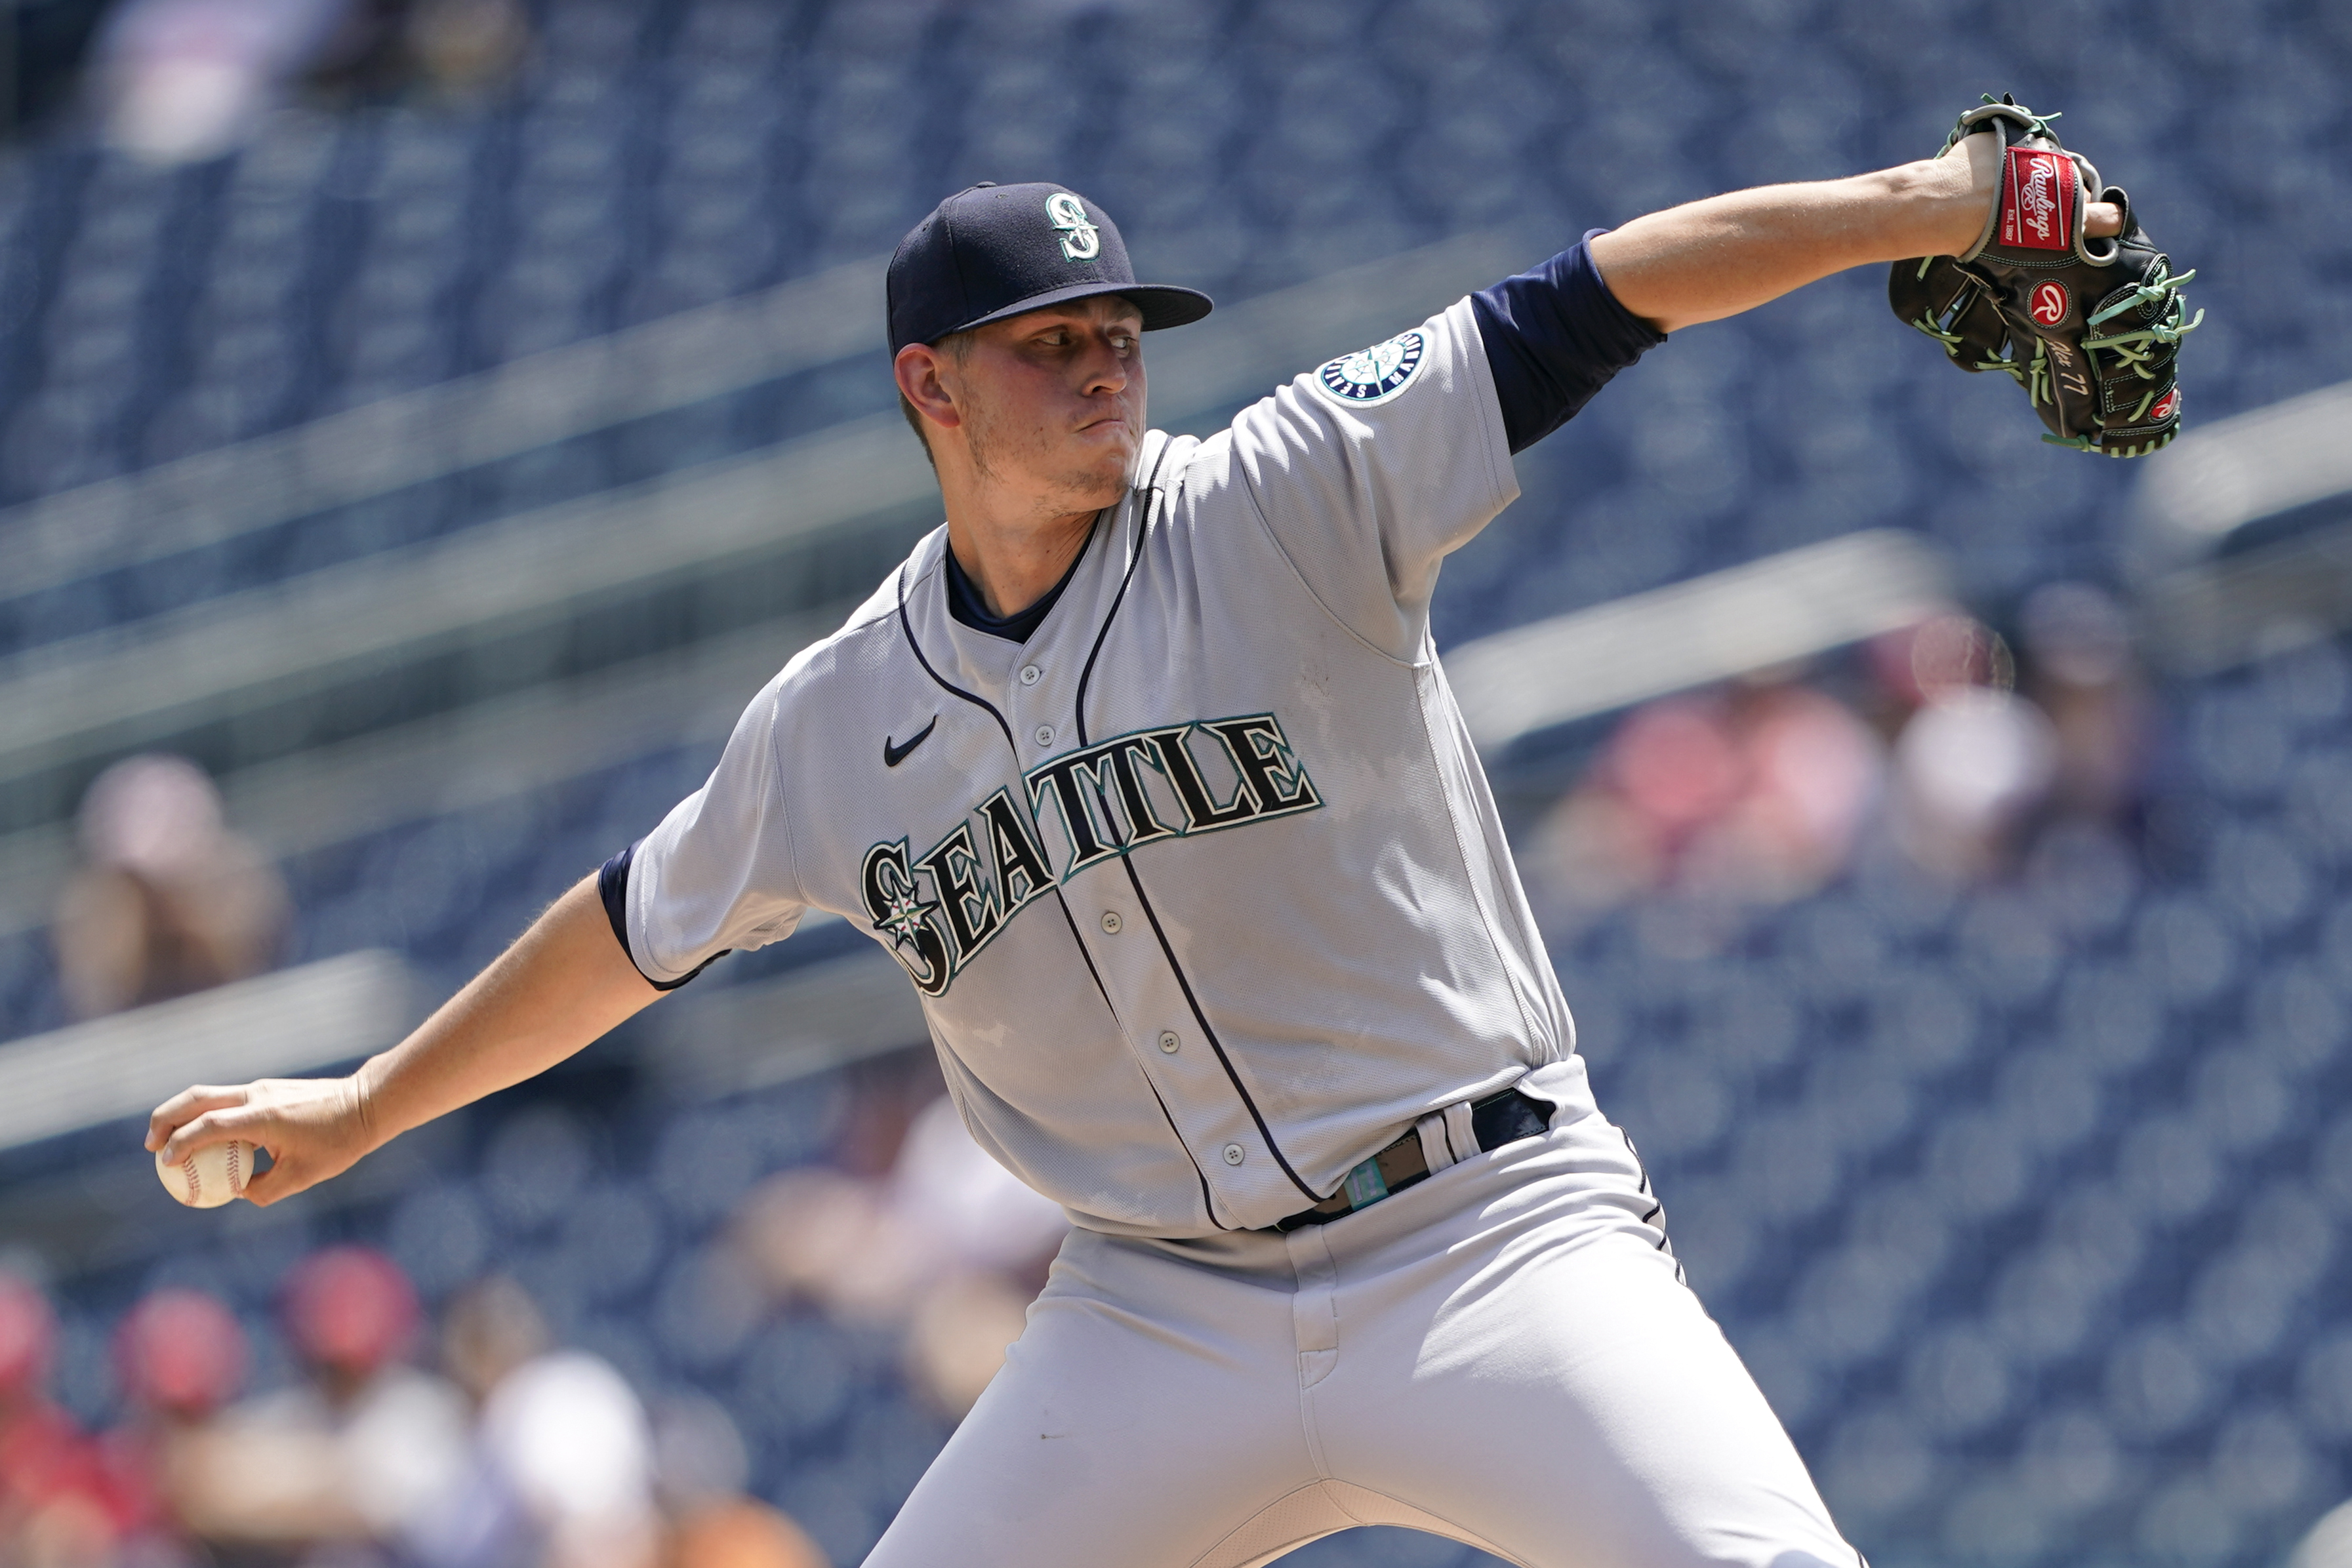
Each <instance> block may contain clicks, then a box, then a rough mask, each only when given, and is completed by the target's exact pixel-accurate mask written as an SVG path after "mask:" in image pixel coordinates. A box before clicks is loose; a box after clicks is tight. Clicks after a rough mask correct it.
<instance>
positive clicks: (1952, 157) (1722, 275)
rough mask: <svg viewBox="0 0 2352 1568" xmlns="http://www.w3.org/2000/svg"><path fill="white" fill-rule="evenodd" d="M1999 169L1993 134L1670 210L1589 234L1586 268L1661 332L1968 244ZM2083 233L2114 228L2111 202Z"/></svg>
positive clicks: (2088, 219) (2117, 223)
mask: <svg viewBox="0 0 2352 1568" xmlns="http://www.w3.org/2000/svg"><path fill="white" fill-rule="evenodd" d="M1999 173H2000V145H1999V139H1998V138H1997V137H1994V136H1990V135H1977V136H1969V137H1967V138H1965V139H1963V140H1962V141H1960V142H1959V143H1958V145H1957V146H1955V147H1953V148H1952V149H1951V150H1950V151H1949V152H1946V153H1945V154H1944V155H1943V156H1941V157H1937V158H1929V159H1923V160H1921V161H1920V162H1916V163H1905V164H1902V165H1900V166H1898V167H1896V168H1893V169H1883V170H1880V171H1879V172H1876V173H1871V174H1856V175H1853V177H1852V178H1850V179H1844V180H1822V181H1816V182H1814V183H1809V184H1801V185H1765V186H1761V187H1759V188H1758V189H1756V190H1752V191H1734V192H1732V193H1729V194H1727V195H1721V196H1709V197H1708V198H1706V200H1705V201H1701V202H1691V203H1687V204H1685V205H1682V206H1679V207H1669V208H1668V209H1667V210H1666V211H1664V212H1663V213H1652V214H1649V215H1648V216H1647V217H1640V218H1635V219H1634V220H1633V222H1631V223H1629V224H1627V225H1625V226H1624V227H1622V228H1620V229H1617V230H1614V231H1612V233H1609V234H1605V235H1597V236H1595V238H1594V239H1593V241H1592V245H1591V252H1592V261H1593V265H1594V266H1595V267H1598V268H1599V269H1600V271H1601V277H1603V278H1605V279H1606V280H1607V281H1608V284H1609V290H1610V292H1611V293H1612V294H1614V295H1615V296H1616V297H1617V299H1618V302H1619V303H1621V304H1622V305H1623V306H1624V307H1625V308H1626V309H1627V310H1630V311H1632V312H1633V314H1634V315H1636V316H1638V317H1640V318H1642V319H1643V320H1645V321H1647V322H1649V323H1650V325H1652V326H1653V327H1655V328H1656V329H1658V330H1659V331H1661V332H1673V331H1678V330H1680V329H1683V328H1685V327H1691V326H1696V325H1697V324H1698V323H1699V322H1701V321H1714V320H1717V319H1721V318H1723V317H1726V316H1737V315H1738V314H1739V312H1741V311H1743V310H1752V309H1754V308H1756V307H1757V306H1759V305H1762V304H1764V303H1766V302H1767V301H1769V300H1773V299H1778V298H1780V296H1781V295H1783V294H1786V293H1788V292H1790V290H1791V289H1796V288H1801V287H1804V286H1805V285H1806V284H1808V283H1811V282H1812V281H1813V280H1814V279H1816V278H1822V277H1828V276H1829V275H1830V274H1832V273H1833V272H1843V271H1844V270H1845V269H1846V268H1847V267H1864V266H1867V265H1869V264H1870V263H1872V262H1880V263H1885V262H1892V261H1900V260H1902V259H1903V258H1905V257H1906V256H1953V255H1957V254H1958V253H1959V252H1961V251H1964V250H1966V249H1968V248H1969V246H1971V245H1973V244H1974V243H1976V239H1977V236H1978V235H1979V234H1980V233H1981V232H1982V231H1983V229H1984V225H1985V214H1986V212H1987V211H1988V210H1989V209H1990V207H1991V205H1992V200H1993V190H1994V182H1995V180H1996V178H1997V176H1998V175H1999ZM2084 219H2085V222H2084V227H2085V228H2086V230H2087V231H2088V232H2089V233H2090V234H2092V235H2112V234H2115V233H2116V232H2117V230H2118V229H2119V228H2120V227H2121V226H2122V222H2123V214H2122V213H2121V212H2120V211H2119V210H2117V209H2116V207H2115V206H2114V205H2113V204H2110V203H2106V202H2095V203H2093V204H2091V205H2090V208H2089V210H2088V211H2087V212H2086V213H2085V214H2084Z"/></svg>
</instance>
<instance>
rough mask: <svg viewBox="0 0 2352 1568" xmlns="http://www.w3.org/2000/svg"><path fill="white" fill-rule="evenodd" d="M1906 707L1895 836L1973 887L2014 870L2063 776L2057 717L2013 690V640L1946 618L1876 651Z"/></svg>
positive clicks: (1898, 744)
mask: <svg viewBox="0 0 2352 1568" xmlns="http://www.w3.org/2000/svg"><path fill="white" fill-rule="evenodd" d="M1870 662H1871V664H1872V666H1873V667H1874V669H1875V671H1876V672H1877V674H1878V677H1879V680H1880V682H1881V684H1882V685H1884V687H1885V690H1886V691H1887V693H1888V695H1890V697H1892V699H1893V700H1894V701H1895V704H1896V711H1897V713H1898V715H1899V714H1900V713H1901V712H1902V710H1903V709H1906V708H1908V709H1909V710H1910V712H1909V714H1908V716H1907V717H1898V719H1897V722H1898V723H1899V724H1900V726H1901V732H1900V733H1899V734H1898V735H1897V736H1896V737H1895V788H1894V791H1893V819H1894V828H1895V838H1896V840H1897V841H1899V842H1900V843H1901V844H1902V846H1903V847H1904V849H1905V850H1906V852H1908V853H1909V854H1910V856H1911V858H1912V859H1913V860H1915V861H1916V862H1918V863H1919V864H1921V865H1923V866H1926V867H1927V868H1929V869H1930V870H1933V871H1937V872H1940V873H1944V874H1945V875H1948V876H1951V877H1955V878H1963V879H1973V878H1981V877H1987V876H1990V875H1993V874H1996V873H1999V872H2000V871H2001V870H2003V869H2005V868H2006V867H2007V866H2008V865H2009V863H2010V862H2011V859H2012V858H2013V856H2014V853H2015V852H2016V850H2017V848H2018V841H2019V838H2020V836H2021V831H2022V830H2023V829H2024V828H2025V827H2026V826H2027V825H2028V824H2029V823H2030V822H2031V821H2032V820H2033V817H2034V815H2035V813H2036V812H2038V811H2039V810H2041V808H2042V804H2043V802H2044V801H2045V800H2046V799H2047V798H2048V795H2049V792H2050V789H2051V785H2052V782H2053V779H2055V778H2056V777H2057V770H2058V745H2057V737H2056V734H2055V732H2054V731H2053V729H2052V727H2051V724H2050V720H2049V718H2048V717H2047V716H2045V715H2044V714H2043V713H2042V710H2041V709H2040V708H2038V707H2036V706H2034V705H2033V704H2032V703H2031V702H2029V701H2027V700H2026V699H2025V698H2023V697H2021V696H2019V695H2016V693H2015V692H2014V691H2012V690H2011V687H2012V686H2013V685H2015V682H2016V678H2017V667H2016V662H2015V660H2014V659H2013V657H2012V656H2011V653H2010V650H2009V644H2008V643H2005V642H2003V641H2002V640H2001V638H2000V634H1999V633H1997V632H1994V631H1993V630H1992V629H1991V628H1990V627H1989V626H1986V625H1985V624H1984V623H1983V622H1979V621H1976V620H1973V619H1971V618H1970V617H1969V616H1965V615H1944V616H1938V617H1937V618H1936V619H1934V620H1932V621H1927V622H1922V623H1921V624H1919V625H1917V626H1915V627H1910V628H1907V629H1906V630H1904V631H1902V632H1892V633H1889V634H1888V635H1886V636H1884V637H1881V638H1879V639H1877V640H1876V641H1875V642H1874V643H1872V644H1871V646H1870Z"/></svg>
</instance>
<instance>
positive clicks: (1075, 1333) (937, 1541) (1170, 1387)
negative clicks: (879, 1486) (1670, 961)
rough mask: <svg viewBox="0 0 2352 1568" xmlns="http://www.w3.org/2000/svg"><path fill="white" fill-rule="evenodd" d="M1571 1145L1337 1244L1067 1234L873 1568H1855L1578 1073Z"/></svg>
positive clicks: (1551, 1078)
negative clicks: (1385, 1556) (1451, 1561)
mask: <svg viewBox="0 0 2352 1568" xmlns="http://www.w3.org/2000/svg"><path fill="white" fill-rule="evenodd" d="M1521 1086H1522V1087H1523V1088H1525V1089H1527V1090H1528V1092H1531V1093H1533V1094H1535V1095H1536V1096H1537V1097H1538V1098H1539V1099H1546V1100H1550V1101H1552V1102H1554V1103H1556V1104H1558V1105H1559V1111H1558V1112H1557V1113H1555V1115H1554V1116H1553V1118H1552V1127H1551V1131H1550V1132H1549V1134H1547V1135H1545V1136H1542V1137H1536V1138H1528V1139H1523V1140H1521V1141H1520V1142H1518V1143H1517V1144H1512V1145H1507V1146H1505V1147H1503V1148H1500V1149H1496V1150H1494V1151H1492V1152H1489V1153H1486V1154H1482V1155H1473V1156H1472V1157H1471V1158H1470V1159H1468V1160H1465V1161H1464V1162H1462V1163H1461V1164H1458V1165H1455V1166H1451V1167H1449V1168H1447V1169H1444V1170H1441V1171H1439V1172H1438V1173H1437V1174H1435V1175H1434V1176H1431V1177H1429V1178H1428V1179H1427V1180H1424V1181H1423V1182H1421V1183H1419V1184H1417V1185H1416V1186H1412V1187H1409V1188H1407V1189H1405V1190H1404V1191H1402V1192H1400V1193H1397V1194H1395V1195H1394V1196H1392V1197H1389V1198H1387V1199H1385V1200H1384V1201H1382V1202H1381V1203H1378V1204H1375V1205H1373V1206H1372V1207H1370V1208H1367V1209H1365V1210H1363V1211H1361V1212H1360V1213H1357V1214H1353V1215H1350V1216H1349V1217H1347V1218H1343V1219H1339V1220H1336V1221H1333V1222H1332V1223H1330V1224H1328V1225H1321V1226H1311V1227H1308V1228H1304V1229H1300V1230H1296V1231H1292V1232H1290V1233H1288V1234H1286V1235H1276V1234H1270V1233H1267V1232H1263V1231H1248V1232H1237V1233H1231V1234H1226V1235H1220V1236H1216V1237H1213V1238H1209V1239H1199V1240H1148V1239H1131V1238H1121V1237H1111V1236H1105V1235H1102V1234H1099V1233H1097V1232H1093V1231H1087V1230H1073V1231H1072V1232H1071V1233H1070V1236H1069V1238H1068V1239H1067V1240H1066V1242H1065V1243H1064V1245H1063V1247H1062V1250H1061V1253H1060V1256H1059V1257H1058V1258H1057V1259H1056V1260H1055V1264H1054V1269H1053V1274H1052V1278H1051V1280H1050V1281H1049V1282H1048V1283H1047V1285H1046V1287H1045V1292H1044V1294H1042V1295H1041V1296H1040V1297H1039V1298H1038V1300H1037V1301H1036V1304H1035V1305H1034V1306H1033V1307H1032V1308H1031V1309H1030V1312H1029V1322H1028V1326H1027V1328H1026V1330H1025V1331H1024V1333H1023V1334H1022V1336H1021V1338H1020V1340H1019V1341H1018V1342H1017V1343H1014V1344H1013V1347H1012V1349H1011V1351H1010V1352H1009V1353H1008V1354H1007V1357H1006V1361H1005V1364H1004V1368H1003V1371H1002V1372H1001V1373H999V1374H998V1375H997V1377H996V1380H995V1381H994V1382H993V1383H992V1384H991V1385H989V1388H988V1390H987V1392H986V1393H985V1394H984V1395H982V1397H981V1400H980V1402H979V1404H978V1405H977V1406H974V1408H973V1409H972V1412H971V1415H970V1416H968V1417H966V1419H965V1421H964V1423H963V1425H962V1427H961V1428H960V1429H959V1430H958V1431H957V1432H956V1434H955V1436H954V1437H953V1438H952V1439H951V1440H950V1442H949V1444H948V1446H947V1448H946V1449H945V1450H944V1451H943V1452H942V1453H941V1454H940V1458H939V1459H938V1460H937V1462H936V1463H934V1464H933V1465H932V1467H931V1469H930V1471H929V1474H928V1475H926V1476H925V1477H924V1478H923V1479H922V1481H921V1482H920V1484H919V1485H918V1486H917V1487H916V1489H915V1491H914V1494H913V1495H912V1496H911V1497H910V1498H908V1500H907V1504H906V1506H905V1508H904V1509H903V1510H901V1511H900V1512H899V1514H898V1520H897V1521H896V1522H895V1523H893V1524H892V1525H891V1527H890V1529H889V1531H888V1532H887V1534H886V1535H885V1536H884V1537H883V1539H882V1542H881V1543H880V1544H879V1545H877V1547H876V1548H875V1549H874V1552H873V1554H872V1555H871V1556H870V1557H868V1558H867V1559H866V1563H867V1568H947V1565H950V1564H952V1565H955V1568H1244V1565H1246V1564H1255V1563H1269V1562H1272V1561H1273V1560H1274V1559H1276V1558H1277V1557H1280V1556H1281V1555H1283V1554H1284V1553H1285V1552H1288V1551H1290V1550H1292V1549H1294V1548H1296V1547H1298V1546H1301V1545H1304V1544H1306V1543H1307V1542H1310V1541H1313V1540H1316V1539H1318V1537H1321V1536H1325V1535H1328V1534H1331V1533H1332V1532H1334V1531H1341V1530H1347V1529H1349V1528H1351V1527H1353V1526H1356V1525H1367V1524H1388V1525H1403V1526H1407V1527H1410V1528H1412V1529H1417V1530H1425V1531H1433V1532H1434V1533H1436V1534H1439V1535H1443V1536H1447V1537H1450V1538H1452V1539H1454V1540H1455V1541H1460V1542H1466V1543H1468V1544H1470V1545H1473V1546H1476V1547H1479V1548H1482V1549H1483V1550H1485V1551H1487V1552H1493V1553H1494V1554H1495V1555H1496V1556H1497V1557H1501V1558H1503V1559H1505V1560H1506V1561H1508V1562H1511V1563H1518V1564H1521V1565H1523V1568H1685V1565H1696V1564H1702V1563H1706V1564H1739V1565H1741V1568H1856V1564H1857V1563H1858V1561H1859V1560H1858V1558H1857V1555H1856V1553H1855V1552H1854V1550H1853V1548H1852V1547H1851V1546H1848V1545H1847V1544H1846V1543H1845V1542H1844V1541H1843V1539H1842V1538H1841V1537H1840V1536H1839V1534H1838V1531H1837V1527H1836V1526H1835V1525H1833V1524H1832V1522H1831V1521H1830V1517H1829V1512H1828V1511H1827V1509H1826V1508H1824V1507H1823V1506H1822V1500H1821V1498H1820V1496H1819V1494H1818V1493H1817V1492H1816V1491H1815V1490H1814V1488H1813V1484H1812V1481H1811V1478H1809V1477H1808V1476H1807V1474H1806V1473H1805V1468H1804V1464H1803V1462H1802V1461H1801V1459H1800V1458H1798V1456H1797V1452H1796V1449H1795V1448H1794V1447H1793V1446H1791V1444H1790V1441H1789V1438H1788V1436H1787V1434H1786V1433H1784V1432H1783V1431H1782V1430H1781V1427H1780V1422H1779V1421H1778V1420H1777V1419H1776V1418H1775V1417H1774V1416H1773V1414H1772V1412H1771V1410H1770V1408H1769V1406H1767V1405H1766V1404H1765V1402H1764V1397H1763V1396H1762V1395H1761V1394H1760V1393H1759V1392H1758V1390H1757V1387H1756V1385H1755V1382H1754V1380H1753V1379H1751V1378H1750V1377H1749V1376H1748V1371H1747V1369H1746V1368H1745V1367H1744V1366H1742V1365H1741V1364H1740V1363H1739V1359H1738V1356H1737V1355H1736V1354H1733V1352H1732V1349H1731V1347H1730V1345H1729V1344H1728V1343H1726V1341H1725V1340H1724V1337H1723V1334H1722V1333H1721V1331H1720V1330H1718V1329H1717V1327H1716V1325H1715V1322H1714V1321H1713V1320H1712V1319H1710V1318H1709V1317H1708V1316H1707V1315H1706V1312H1705V1310H1704V1309H1703V1308H1702V1307H1701V1306H1700V1305H1699V1302H1698V1299H1697V1298H1696V1296H1694V1295H1693V1294H1692V1293H1691V1291H1689V1290H1688V1289H1687V1288H1686V1287H1685V1285H1684V1284H1683V1283H1682V1281H1681V1280H1680V1279H1679V1277H1678V1270H1677V1268H1676V1265H1675V1260H1674V1258H1673V1257H1672V1255H1671V1254H1670V1253H1669V1252H1668V1251H1667V1250H1666V1249H1664V1235H1663V1234H1662V1233H1661V1232H1660V1231H1659V1230H1658V1229H1656V1228H1654V1227H1652V1226H1651V1225H1649V1224H1646V1223H1644V1222H1643V1218H1642V1217H1643V1215H1644V1214H1647V1213H1649V1212H1651V1210H1652V1208H1653V1207H1654V1205H1653V1202H1652V1200H1651V1199H1650V1197H1648V1196H1647V1195H1646V1193H1645V1191H1644V1185H1643V1176H1642V1171H1641V1167H1640V1165H1639V1162H1638V1161H1637V1160H1636V1159H1635V1158H1634V1156H1633V1152H1632V1150H1631V1147H1630V1146H1629V1145H1628V1144H1627V1142H1626V1140H1625V1138H1624V1136H1623V1134H1621V1133H1620V1132H1619V1131H1618V1130H1617V1129H1616V1128H1615V1127H1613V1126H1612V1125H1611V1124H1610V1123H1609V1122H1608V1121H1607V1119H1606V1118H1604V1117H1603V1116H1601V1113H1600V1112H1599V1111H1598V1110H1597V1109H1595V1108H1594V1107H1593V1104H1592V1101H1591V1094H1590V1092H1589V1091H1588V1090H1587V1088H1586V1086H1585V1081H1584V1071H1583V1063H1582V1061H1580V1060H1578V1059H1574V1058H1571V1059H1570V1061H1564V1062H1559V1063H1555V1064H1554V1065H1552V1066H1549V1067H1546V1068H1542V1069H1539V1070H1538V1071H1537V1072H1535V1073H1533V1074H1530V1075H1529V1077H1528V1079H1527V1080H1526V1081H1525V1082H1523V1084H1522V1085H1521Z"/></svg>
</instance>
